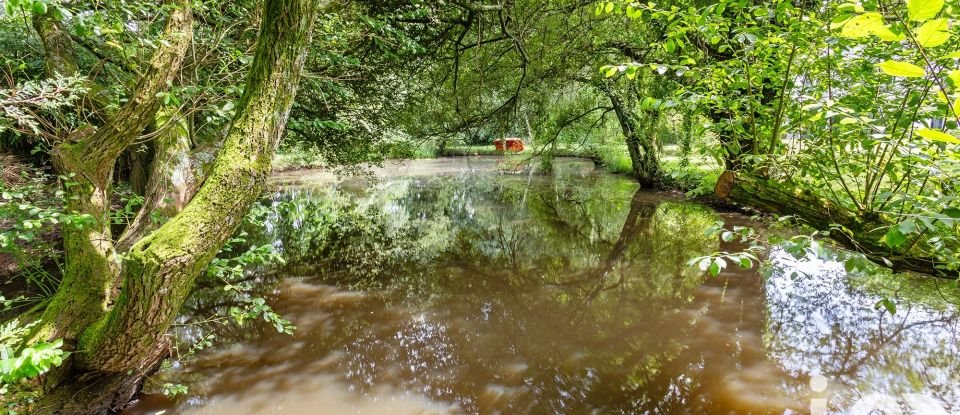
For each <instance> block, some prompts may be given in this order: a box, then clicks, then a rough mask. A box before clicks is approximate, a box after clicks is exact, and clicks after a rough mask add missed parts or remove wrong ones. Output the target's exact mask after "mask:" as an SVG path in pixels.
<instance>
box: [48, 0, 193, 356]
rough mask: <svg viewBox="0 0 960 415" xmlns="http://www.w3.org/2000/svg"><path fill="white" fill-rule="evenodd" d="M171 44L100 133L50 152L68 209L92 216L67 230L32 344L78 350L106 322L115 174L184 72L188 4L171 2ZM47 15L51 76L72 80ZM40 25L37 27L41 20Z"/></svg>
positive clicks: (113, 269) (111, 286)
mask: <svg viewBox="0 0 960 415" xmlns="http://www.w3.org/2000/svg"><path fill="white" fill-rule="evenodd" d="M171 3H172V4H173V5H174V7H173V8H172V10H171V12H170V16H169V18H168V19H167V24H166V27H165V30H164V34H163V38H164V40H165V42H163V43H162V44H161V46H159V47H158V49H157V50H156V51H155V52H154V54H153V56H152V58H151V60H150V62H149V67H148V68H147V69H146V70H145V72H144V74H143V76H142V77H141V78H140V79H139V82H138V83H137V86H136V88H135V89H134V91H133V93H132V95H131V96H130V97H129V99H128V101H127V102H126V103H125V104H124V105H123V106H122V107H121V108H120V109H119V110H118V111H117V112H116V114H114V115H113V116H111V117H110V118H109V119H107V120H106V121H105V123H104V125H102V126H100V127H99V128H93V127H90V128H87V129H83V130H79V131H76V132H74V133H72V134H71V135H70V136H69V137H65V139H64V140H63V141H61V142H59V143H58V144H57V145H56V146H55V147H54V149H53V151H52V156H53V161H54V165H55V166H56V168H57V170H58V172H59V173H60V174H61V175H63V176H67V177H68V178H67V179H66V182H65V183H64V191H65V193H66V197H67V200H68V204H67V209H68V210H71V211H74V212H78V213H83V214H88V215H90V218H91V220H90V222H91V223H90V224H88V225H87V226H84V227H73V226H64V228H63V239H64V254H65V258H64V262H65V263H64V272H63V278H62V281H61V283H60V287H59V289H58V290H57V292H56V294H54V296H53V298H52V299H51V301H50V304H49V305H48V306H47V307H46V309H45V310H44V312H43V314H42V316H41V318H40V319H41V323H40V324H39V325H37V326H36V327H37V328H36V330H35V332H34V336H32V339H33V340H37V339H50V338H63V339H64V340H65V343H66V344H67V345H68V347H69V346H70V345H72V344H73V343H74V342H75V341H76V340H77V338H78V336H79V334H80V332H81V331H82V330H83V329H84V328H85V327H86V326H87V325H89V324H90V323H92V322H94V321H96V320H97V319H99V318H101V317H102V316H103V315H104V314H105V313H106V312H107V310H108V309H109V307H110V305H111V302H112V301H113V295H112V294H113V293H114V292H115V285H116V282H117V276H118V274H119V272H120V268H121V266H120V259H119V256H118V255H117V251H116V249H115V247H114V243H113V235H112V234H111V229H110V225H111V217H110V213H111V211H110V202H111V197H112V185H113V168H114V165H115V164H116V161H117V158H118V157H120V155H121V153H122V152H123V151H124V150H125V149H126V148H127V147H128V146H129V145H130V144H131V143H133V141H134V140H135V139H136V138H137V137H138V136H139V135H140V133H141V132H142V131H143V130H144V129H145V128H146V127H147V126H148V125H149V124H150V123H151V122H152V121H153V117H154V114H155V113H156V112H157V109H158V108H159V107H160V101H159V98H158V97H157V95H158V93H160V92H162V91H165V90H166V89H167V88H168V85H169V82H170V81H171V80H172V79H173V77H174V76H175V75H176V74H177V72H178V71H179V68H180V65H181V63H182V62H183V58H184V56H185V54H186V51H187V48H188V47H189V45H190V42H191V39H192V36H193V27H192V26H193V15H192V13H191V10H190V2H188V1H185V0H178V1H176V2H171ZM51 19H52V17H51V16H49V15H44V16H42V17H41V18H38V19H37V20H39V21H41V23H35V24H34V27H36V28H37V29H38V30H49V31H50V32H40V33H41V38H42V39H59V40H58V41H56V42H53V41H44V47H45V52H46V55H47V56H48V67H47V69H48V71H49V73H48V75H50V76H66V74H68V73H69V71H74V72H76V71H77V66H76V63H75V60H74V59H75V57H74V56H73V55H72V53H73V52H72V49H70V48H68V47H65V46H64V43H65V42H68V41H69V39H68V38H67V39H64V38H63V36H65V35H64V34H63V33H61V32H62V28H61V27H60V26H59V24H58V23H55V22H51V21H50V20H51ZM37 20H35V22H36V21H37Z"/></svg>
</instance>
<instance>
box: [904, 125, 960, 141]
mask: <svg viewBox="0 0 960 415" xmlns="http://www.w3.org/2000/svg"><path fill="white" fill-rule="evenodd" d="M913 133H914V134H916V135H919V136H920V137H923V138H926V139H927V140H933V141H939V142H941V143H949V144H960V139H958V138H957V137H954V136H952V135H950V134H947V133H945V132H943V131H940V130H931V129H929V128H921V129H919V130H916V131H914V132H913Z"/></svg>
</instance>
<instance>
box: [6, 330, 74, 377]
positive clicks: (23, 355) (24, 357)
mask: <svg viewBox="0 0 960 415" xmlns="http://www.w3.org/2000/svg"><path fill="white" fill-rule="evenodd" d="M32 326H33V324H28V325H20V321H19V320H17V319H14V320H11V321H9V322H7V323H6V324H4V325H2V326H0V383H2V384H3V386H2V389H0V394H3V393H6V391H7V390H8V389H7V387H8V385H11V384H15V383H17V382H19V381H21V380H25V379H32V378H36V377H37V376H40V375H42V374H44V373H47V372H49V371H50V369H52V368H54V367H57V366H60V365H61V364H63V360H64V359H65V358H66V357H67V355H68V354H67V353H66V352H64V351H63V350H62V349H61V348H62V347H63V341H62V340H56V341H53V342H39V343H36V344H33V345H30V346H28V347H20V346H21V343H22V342H23V338H24V337H25V336H26V335H27V333H28V331H29V329H30V328H31V327H32Z"/></svg>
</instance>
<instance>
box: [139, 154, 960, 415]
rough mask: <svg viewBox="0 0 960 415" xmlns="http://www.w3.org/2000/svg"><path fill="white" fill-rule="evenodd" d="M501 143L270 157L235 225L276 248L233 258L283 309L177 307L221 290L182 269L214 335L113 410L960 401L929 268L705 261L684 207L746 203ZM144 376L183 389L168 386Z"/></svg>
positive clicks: (699, 214)
mask: <svg viewBox="0 0 960 415" xmlns="http://www.w3.org/2000/svg"><path fill="white" fill-rule="evenodd" d="M501 162H502V160H500V159H497V158H493V157H478V158H457V159H441V160H427V161H415V162H407V163H404V164H401V165H392V166H388V167H386V168H381V169H376V170H374V171H373V172H372V175H371V177H368V178H365V179H347V180H341V179H339V178H336V177H335V176H332V175H329V174H327V173H318V172H296V173H287V174H283V175H279V176H277V177H276V178H275V183H274V185H275V186H274V188H275V190H274V191H273V192H272V194H271V195H268V197H267V198H265V200H264V202H263V206H262V208H261V210H262V211H264V212H265V213H264V216H263V219H262V222H261V224H260V225H259V226H252V227H250V229H247V232H248V233H249V234H250V236H249V238H250V239H251V240H252V241H255V242H257V243H259V244H271V245H272V246H273V247H275V248H276V249H277V250H278V251H279V252H281V253H282V254H283V256H284V258H285V260H286V264H284V265H277V266H273V267H269V268H260V269H253V270H250V271H248V273H249V275H250V278H252V279H254V281H256V282H257V283H258V284H262V285H264V286H267V287H272V290H270V291H268V292H267V295H266V296H267V298H268V303H269V304H271V305H272V306H273V307H274V309H275V310H276V311H277V312H278V313H280V314H281V315H283V316H284V317H285V318H287V319H289V320H290V321H291V322H293V323H294V324H295V325H296V327H297V329H296V331H295V332H294V334H293V335H285V334H280V333H277V332H276V330H275V329H273V327H272V326H270V325H268V324H249V323H248V324H246V325H244V326H243V327H242V328H241V327H237V326H236V325H212V326H211V325H197V324H192V323H194V322H196V321H197V320H200V319H201V318H202V317H201V316H205V315H209V314H210V311H211V310H215V309H218V308H223V307H227V306H229V301H225V300H224V298H223V297H222V295H218V294H216V292H217V290H208V291H206V292H205V291H203V290H200V291H198V293H197V294H195V295H194V298H192V299H191V301H190V302H189V304H188V306H187V307H186V309H185V310H184V313H183V315H182V316H181V319H180V323H182V324H183V325H181V326H179V327H178V329H177V331H176V334H177V336H179V337H180V339H181V340H184V341H186V342H191V341H196V340H197V339H200V338H203V337H204V336H207V335H210V334H213V335H216V340H215V343H216V344H217V346H216V347H213V348H210V349H208V350H204V351H200V352H198V353H196V354H194V355H191V356H185V357H183V358H182V359H180V360H177V361H174V362H173V364H172V365H171V366H170V367H169V368H167V369H164V370H163V371H161V373H160V374H158V375H157V376H155V377H154V380H153V381H152V382H151V384H150V385H148V387H147V391H148V392H153V393H147V394H145V395H143V396H142V397H141V401H140V402H139V403H137V404H136V405H135V406H134V407H133V408H131V409H130V410H128V411H127V412H126V413H127V414H161V413H163V414H172V413H182V414H209V415H214V414H216V415H220V414H229V415H241V414H329V415H339V414H401V415H405V414H411V415H413V414H640V413H650V414H685V413H690V414H741V413H743V414H748V413H749V414H767V413H773V414H802V413H811V408H813V413H869V411H870V410H871V409H876V408H881V407H883V405H887V407H886V408H887V412H886V413H901V412H896V411H893V409H894V408H895V407H896V409H899V410H902V413H933V414H937V413H949V412H947V411H956V410H960V406H958V405H957V403H958V397H960V394H958V392H960V379H958V377H960V367H958V366H960V364H958V362H960V351H958V347H960V346H958V344H960V341H958V340H960V339H958V335H957V334H958V330H957V329H958V321H960V313H958V312H957V308H956V306H954V305H953V304H951V303H950V302H949V301H946V300H945V299H944V296H946V298H947V299H952V298H955V297H954V295H955V289H953V288H949V287H947V284H946V283H942V282H941V283H938V282H936V281H931V280H928V279H919V278H898V279H891V278H887V277H883V276H877V275H866V274H860V273H858V274H853V275H847V273H846V272H845V271H844V267H843V265H842V263H841V262H839V261H837V260H835V259H832V258H834V256H835V254H832V253H830V252H827V251H824V250H823V249H820V248H818V247H816V246H814V247H811V248H810V249H808V250H807V251H808V254H807V256H806V257H804V258H801V259H795V257H794V256H792V255H790V254H788V253H787V252H786V251H785V250H783V249H780V248H774V249H772V250H771V252H770V255H769V256H770V264H769V265H767V266H765V267H764V269H763V270H758V269H753V270H741V269H739V268H728V269H727V270H725V271H724V272H722V273H721V274H720V275H719V276H717V277H709V276H705V275H704V274H703V273H702V272H700V271H699V270H698V269H695V268H691V267H689V266H687V261H688V260H689V259H691V258H694V257H697V256H700V255H705V254H709V253H712V252H716V251H735V250H737V249H740V248H742V246H738V245H736V244H731V243H724V242H721V241H719V240H717V239H718V238H714V237H707V236H705V233H704V230H705V229H707V228H709V227H710V226H711V225H713V224H715V223H716V222H717V221H724V222H726V223H727V226H733V225H741V226H743V225H747V226H753V225H757V224H755V223H753V222H751V221H750V220H749V219H748V218H745V217H743V216H740V215H736V214H725V213H717V212H714V211H713V210H711V209H710V208H708V207H704V206H701V205H697V204H693V203H689V202H685V201H683V200H682V199H681V198H680V197H677V196H675V195H669V194H664V193H653V192H646V191H639V190H638V189H637V186H636V185H635V184H634V183H632V182H631V181H630V180H627V179H625V178H622V177H618V176H613V175H609V174H606V173H604V172H602V171H599V170H597V169H595V168H594V166H593V164H592V163H591V162H588V161H583V160H576V159H558V160H556V161H555V165H554V167H553V174H550V175H541V174H533V175H531V174H522V173H521V174H516V173H510V174H505V173H501V172H500V170H498V169H497V168H496V166H497V165H498V164H499V163H501ZM801 256H802V255H801ZM211 292H212V293H211ZM941 293H942V294H943V295H940V294H941ZM883 298H889V299H891V300H892V302H893V303H894V304H895V305H896V313H895V314H892V313H891V312H890V310H888V309H887V308H886V307H878V306H877V304H878V301H880V300H881V299H883ZM811 381H812V382H811ZM164 383H171V384H182V385H184V386H186V387H187V388H188V391H187V393H186V394H185V395H180V396H176V397H173V398H170V397H165V396H163V395H162V394H159V393H156V392H157V391H159V390H160V389H161V387H160V385H162V384H164ZM918 408H919V409H918ZM940 408H942V409H943V411H942V412H937V411H939V410H941V409H940ZM821 409H822V410H821ZM911 410H913V411H919V412H910V411H911Z"/></svg>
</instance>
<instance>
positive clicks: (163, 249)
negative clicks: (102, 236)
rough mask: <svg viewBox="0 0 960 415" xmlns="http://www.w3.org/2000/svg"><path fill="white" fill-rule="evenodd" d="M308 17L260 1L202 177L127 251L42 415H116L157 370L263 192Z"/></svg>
mask: <svg viewBox="0 0 960 415" xmlns="http://www.w3.org/2000/svg"><path fill="white" fill-rule="evenodd" d="M317 9H318V4H317V2H315V1H312V0H267V1H266V2H265V8H264V16H263V23H262V26H261V29H260V36H259V38H258V46H257V51H256V55H255V58H254V62H253V65H252V68H251V69H250V73H249V74H248V77H247V83H246V87H245V89H244V95H243V96H242V97H241V99H240V102H239V105H238V107H237V108H238V112H237V115H236V116H235V118H234V120H233V123H232V126H231V128H230V132H229V134H228V135H227V138H226V140H225V142H224V146H223V148H222V149H221V151H220V154H219V155H218V157H217V161H216V163H215V165H214V167H213V170H212V171H211V173H210V176H209V177H208V178H207V180H206V181H205V182H204V184H203V186H202V187H201V188H200V190H199V191H198V192H197V194H196V196H195V197H194V198H193V200H192V201H190V203H189V204H187V206H186V207H185V208H184V209H183V211H182V212H180V214H178V215H176V216H175V217H173V218H172V219H171V220H170V221H168V222H166V223H165V224H163V225H162V226H161V227H160V228H159V229H157V230H156V231H154V232H152V233H151V234H149V235H148V236H146V237H144V238H143V239H141V240H140V241H138V242H136V243H135V244H133V246H132V247H131V248H130V250H129V252H127V254H126V255H125V259H124V261H123V266H122V270H121V274H120V275H121V280H122V281H123V287H122V289H121V292H120V295H119V297H118V299H117V303H116V304H115V305H114V306H113V307H112V308H111V309H110V311H109V312H108V313H107V314H106V315H105V316H104V317H103V318H101V319H99V320H98V321H97V322H95V323H94V324H91V325H89V327H88V328H87V329H86V330H85V332H84V333H83V335H82V336H81V338H80V341H79V344H78V348H77V349H78V350H80V352H78V353H76V354H74V355H73V356H72V360H74V372H73V373H72V378H71V379H70V380H71V382H70V383H68V384H67V385H66V386H67V387H62V388H59V389H57V390H56V391H55V393H54V394H51V395H48V399H46V400H45V401H44V403H45V404H47V405H45V406H44V407H43V411H44V412H46V413H58V412H59V413H75V412H78V411H84V412H87V413H100V412H105V411H107V410H110V409H115V408H114V406H115V405H117V404H118V403H119V402H125V401H126V400H127V399H129V398H130V397H131V396H132V394H133V393H134V391H135V385H138V384H139V383H140V382H141V381H142V379H143V377H144V376H145V375H146V374H147V373H149V371H150V370H152V368H153V367H154V366H155V365H156V364H158V363H159V361H160V359H161V358H162V357H163V355H164V350H165V349H164V348H163V345H164V344H165V342H164V338H165V335H166V333H167V330H168V329H169V327H170V325H171V324H172V322H173V320H174V317H175V316H176V314H177V312H178V310H179V309H180V306H181V305H182V304H183V301H184V300H185V299H186V297H187V295H188V294H189V292H190V290H191V288H192V287H193V283H194V281H195V279H196V277H197V276H198V275H199V274H200V272H202V271H203V270H204V269H205V267H206V266H207V264H208V263H209V262H210V260H212V259H213V257H214V256H215V255H216V253H217V251H218V250H219V249H220V248H221V247H222V246H223V244H224V243H225V242H226V241H227V240H228V239H229V238H230V236H231V235H232V234H233V232H234V231H235V230H236V228H237V226H238V225H239V224H240V223H241V222H242V220H243V218H244V216H245V214H246V212H247V211H248V210H249V208H250V206H251V205H252V204H253V202H254V201H255V200H256V198H257V197H259V194H260V193H261V191H262V190H263V189H264V187H265V184H266V179H267V176H268V175H269V173H270V168H271V165H270V163H271V159H272V156H273V153H274V152H275V150H276V147H277V145H278V143H279V141H280V137H281V134H282V132H283V129H284V126H285V124H286V121H287V117H288V115H289V111H290V107H291V106H292V104H293V99H294V96H295V95H296V90H297V85H298V82H299V78H300V72H301V70H302V68H303V62H304V58H305V56H306V53H305V52H306V50H307V45H308V44H309V39H310V35H311V32H312V27H313V21H314V16H315V14H316V11H317ZM117 379H119V380H117ZM95 382H99V383H97V384H98V385H101V386H100V387H98V390H96V391H95V392H90V391H89V388H85V386H86V385H88V384H90V383H95ZM131 385H133V387H131ZM103 388H109V389H106V390H104V389H103ZM85 391H86V392H85Z"/></svg>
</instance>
